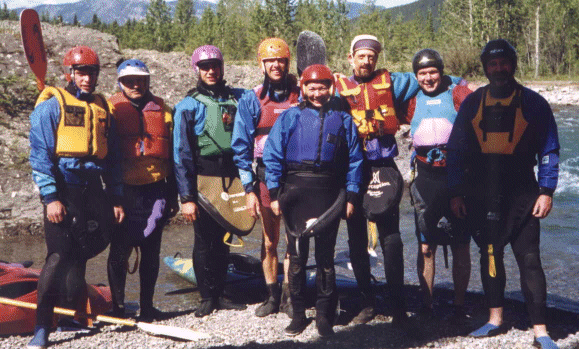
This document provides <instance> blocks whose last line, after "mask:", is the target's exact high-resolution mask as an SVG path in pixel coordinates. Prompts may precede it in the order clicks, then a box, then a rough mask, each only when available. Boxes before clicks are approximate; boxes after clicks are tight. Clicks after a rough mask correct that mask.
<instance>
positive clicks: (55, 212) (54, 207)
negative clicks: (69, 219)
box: [46, 200, 66, 224]
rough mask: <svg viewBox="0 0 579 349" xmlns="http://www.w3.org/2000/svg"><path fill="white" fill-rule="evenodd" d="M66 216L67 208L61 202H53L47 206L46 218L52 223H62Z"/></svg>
mask: <svg viewBox="0 0 579 349" xmlns="http://www.w3.org/2000/svg"><path fill="white" fill-rule="evenodd" d="M64 216H66V207H64V205H63V204H62V202H60V201H58V200H57V201H53V202H51V203H49V204H48V205H46V218H48V221H49V222H50V223H54V224H56V223H60V222H62V221H63V220H64Z"/></svg>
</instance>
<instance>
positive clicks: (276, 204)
mask: <svg viewBox="0 0 579 349" xmlns="http://www.w3.org/2000/svg"><path fill="white" fill-rule="evenodd" d="M271 210H272V211H273V214H274V215H276V216H279V215H280V214H281V210H280V209H279V201H278V200H275V201H272V202H271Z"/></svg>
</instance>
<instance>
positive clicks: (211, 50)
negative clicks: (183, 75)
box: [191, 45, 223, 72]
mask: <svg viewBox="0 0 579 349" xmlns="http://www.w3.org/2000/svg"><path fill="white" fill-rule="evenodd" d="M213 59H214V60H218V61H219V62H221V66H222V67H223V55H222V54H221V50H219V49H218V48H217V47H215V46H213V45H204V46H199V47H197V48H196V49H195V51H193V55H191V66H192V67H193V68H195V71H196V72H199V67H198V66H197V64H198V63H199V62H202V61H209V60H213Z"/></svg>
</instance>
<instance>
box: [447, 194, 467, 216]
mask: <svg viewBox="0 0 579 349" xmlns="http://www.w3.org/2000/svg"><path fill="white" fill-rule="evenodd" d="M450 210H451V211H452V213H453V214H454V215H455V216H456V217H457V218H460V219H465V218H466V205H465V204H464V199H463V198H462V196H456V197H453V198H452V199H450Z"/></svg>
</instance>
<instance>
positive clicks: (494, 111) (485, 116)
mask: <svg viewBox="0 0 579 349" xmlns="http://www.w3.org/2000/svg"><path fill="white" fill-rule="evenodd" d="M487 91H488V93H487ZM483 100H484V102H482V101H483ZM499 102H500V103H499ZM481 111H483V112H481ZM448 149H449V151H448V157H447V169H448V174H449V177H448V184H449V189H450V192H451V196H452V197H457V196H465V203H466V213H467V216H466V222H467V225H468V229H469V231H470V232H471V233H472V235H473V239H474V240H475V242H476V243H477V245H478V246H479V247H480V252H481V261H480V263H481V277H482V282H483V288H484V291H485V298H486V300H487V304H488V306H489V307H490V308H498V307H502V306H503V303H504V289H505V284H506V275H505V267H504V263H503V255H504V248H505V246H506V245H507V244H509V243H510V244H511V247H512V249H513V253H514V254H515V258H516V260H517V264H518V266H519V272H520V275H521V288H522V290H523V294H524V296H525V299H526V303H527V309H528V311H529V315H530V319H531V323H532V324H534V325H535V324H545V321H546V319H545V317H546V310H547V308H546V281H545V274H544V273H543V268H542V266H541V258H540V254H539V235H540V228H539V219H538V218H536V217H534V216H533V214H532V210H533V207H534V205H535V202H536V200H537V198H538V196H539V194H545V195H549V196H552V195H553V192H554V190H555V188H556V186H557V178H558V163H559V141H558V136H557V126H556V124H555V119H554V117H553V113H552V111H551V108H550V107H549V104H548V103H547V101H545V99H544V98H542V97H541V96H540V95H539V94H537V93H536V92H533V91H531V90H529V89H527V88H525V87H522V86H520V85H518V84H517V83H516V82H514V80H513V81H512V82H511V83H510V84H508V85H507V86H505V87H503V88H492V87H490V88H488V89H487V88H486V87H485V88H480V89H478V90H477V91H475V92H473V93H472V94H471V95H469V97H467V98H466V99H465V101H464V102H463V103H462V105H461V107H460V110H459V113H458V115H457V118H456V121H455V123H454V128H453V130H452V133H451V135H450V139H449V141H448ZM535 165H538V175H537V178H536V177H535V171H534V166H535ZM493 264H494V267H493Z"/></svg>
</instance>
